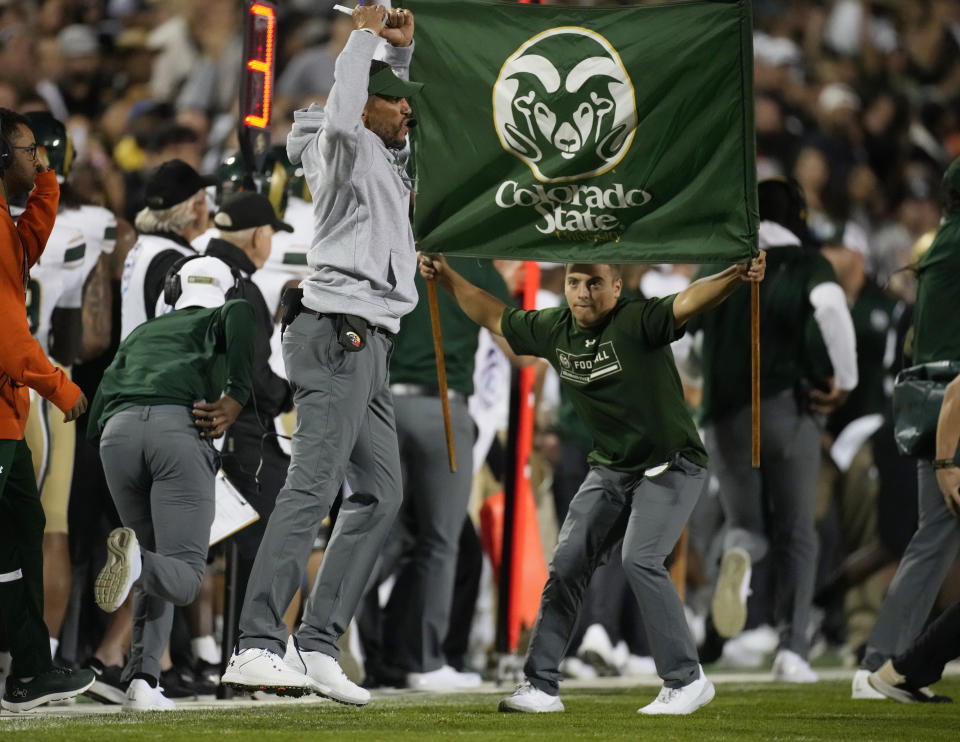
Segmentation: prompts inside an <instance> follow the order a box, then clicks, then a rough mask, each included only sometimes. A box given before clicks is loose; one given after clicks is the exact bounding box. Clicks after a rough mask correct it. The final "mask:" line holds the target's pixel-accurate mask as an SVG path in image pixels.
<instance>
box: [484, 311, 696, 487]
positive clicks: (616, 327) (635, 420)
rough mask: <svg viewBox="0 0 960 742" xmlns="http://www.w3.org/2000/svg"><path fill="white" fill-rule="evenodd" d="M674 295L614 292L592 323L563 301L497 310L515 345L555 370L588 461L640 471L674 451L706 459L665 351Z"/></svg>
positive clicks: (672, 332)
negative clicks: (584, 433)
mask: <svg viewBox="0 0 960 742" xmlns="http://www.w3.org/2000/svg"><path fill="white" fill-rule="evenodd" d="M673 299H674V296H673V295H671V296H668V297H666V298H663V299H653V300H645V299H637V300H633V301H629V300H626V299H621V300H620V302H619V303H618V304H617V305H616V307H614V309H613V310H612V311H611V312H610V314H609V315H607V318H606V320H605V321H604V322H603V323H602V324H601V325H599V326H597V327H591V328H583V327H580V326H579V325H578V324H577V323H576V321H575V320H574V318H573V315H572V314H571V313H570V310H569V308H567V307H557V308H555V309H544V310H540V311H523V310H520V309H508V310H507V311H506V312H504V315H503V319H502V320H501V329H502V330H503V335H504V337H505V338H506V339H507V342H508V343H510V347H512V348H513V350H514V352H516V353H519V354H521V355H536V356H540V357H542V358H545V359H546V360H547V361H549V362H550V364H551V365H552V366H553V367H554V368H555V369H556V370H557V373H558V374H559V375H560V383H561V386H562V388H563V390H564V392H565V393H567V395H568V396H569V399H570V402H571V404H572V405H573V407H574V409H575V410H576V412H577V415H578V416H579V417H580V419H581V420H582V421H583V423H584V424H585V425H586V426H587V428H588V429H589V431H590V434H591V435H592V436H593V450H592V451H591V452H590V455H589V457H588V459H589V461H591V462H592V463H596V464H602V465H603V466H607V467H610V468H611V469H614V470H616V471H624V472H641V471H643V470H645V469H647V468H649V467H652V466H657V465H658V464H663V463H665V462H667V461H670V460H671V459H672V458H673V457H674V455H675V454H680V455H682V456H683V457H684V458H686V459H688V460H689V461H692V462H693V463H695V464H698V465H700V466H706V464H707V453H706V451H705V450H704V448H703V444H702V443H701V442H700V437H699V436H698V435H697V430H696V427H695V426H694V424H693V420H692V419H691V418H690V414H689V413H688V412H687V410H686V407H685V406H684V402H683V387H682V385H681V383H680V376H679V374H677V368H676V366H675V365H674V362H673V352H672V351H671V350H670V343H671V342H673V341H674V340H676V339H677V338H678V337H680V336H681V335H683V329H682V328H681V329H679V330H678V329H676V328H675V326H674V317H673Z"/></svg>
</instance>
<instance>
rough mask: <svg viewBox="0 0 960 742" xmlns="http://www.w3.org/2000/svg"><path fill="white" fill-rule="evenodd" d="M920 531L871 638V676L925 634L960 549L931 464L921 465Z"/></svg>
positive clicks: (867, 662)
mask: <svg viewBox="0 0 960 742" xmlns="http://www.w3.org/2000/svg"><path fill="white" fill-rule="evenodd" d="M917 497H918V517H919V520H918V522H917V531H916V533H914V534H913V538H911V539H910V544H909V545H908V546H907V550H906V552H904V555H903V558H902V559H901V560H900V566H899V567H897V573H896V575H895V576H894V578H893V582H891V583H890V589H889V591H888V592H887V597H886V598H885V599H884V601H883V606H882V607H881V608H880V614H879V615H878V616H877V622H876V624H874V627H873V631H872V632H870V638H869V639H868V640H867V652H866V654H865V655H864V658H863V663H862V665H861V667H863V668H864V669H866V670H870V671H871V672H872V671H874V670H877V669H879V667H880V666H881V665H882V664H883V663H884V662H886V661H887V660H888V659H890V658H891V657H894V656H896V655H899V654H902V653H903V652H905V651H906V650H907V648H908V647H909V646H910V645H911V644H912V642H913V640H914V639H915V638H916V637H917V636H918V635H919V634H920V631H921V630H922V629H923V625H924V624H925V623H926V620H927V618H928V617H929V616H930V609H931V608H933V603H934V601H935V600H936V598H937V594H938V593H939V592H940V586H941V585H942V584H943V580H944V578H945V577H946V576H947V572H948V571H949V570H950V565H952V564H953V560H954V559H955V558H956V556H957V551H958V549H960V523H958V522H957V520H956V519H955V518H954V517H953V516H952V515H951V514H950V511H949V510H947V506H946V503H944V501H943V493H942V492H940V487H939V486H938V485H937V477H936V474H935V473H934V471H933V467H931V466H930V462H929V461H917Z"/></svg>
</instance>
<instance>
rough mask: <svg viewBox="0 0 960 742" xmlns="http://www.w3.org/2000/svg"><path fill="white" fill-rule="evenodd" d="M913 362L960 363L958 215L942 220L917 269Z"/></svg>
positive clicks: (959, 229)
mask: <svg viewBox="0 0 960 742" xmlns="http://www.w3.org/2000/svg"><path fill="white" fill-rule="evenodd" d="M913 328H914V329H913V362H914V363H930V362H931V361H960V214H956V213H949V214H948V215H947V218H946V219H944V220H943V223H942V224H941V225H940V229H938V230H937V236H936V237H935V238H934V240H933V244H932V245H930V249H929V250H927V252H925V253H924V254H923V257H922V258H920V265H919V267H918V269H917V305H916V311H915V313H914V316H913Z"/></svg>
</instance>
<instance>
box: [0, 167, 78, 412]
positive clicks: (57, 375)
mask: <svg viewBox="0 0 960 742" xmlns="http://www.w3.org/2000/svg"><path fill="white" fill-rule="evenodd" d="M38 180H39V178H38ZM54 184H56V177H55V176H54ZM57 192H58V193H59V189H58V190H57ZM3 205H4V206H6V204H3ZM50 223H51V225H52V223H53V221H52V219H51V220H50ZM29 229H33V230H37V229H39V230H41V231H42V226H41V225H40V224H38V225H37V226H36V227H31V228H29ZM49 231H50V230H49V229H47V234H49ZM33 233H34V234H36V232H35V231H34V232H33ZM18 242H19V240H18V238H17V228H16V227H15V225H14V223H13V220H12V219H11V218H10V215H9V214H8V213H7V211H6V209H5V208H4V209H2V210H0V317H3V329H2V331H0V372H2V373H3V374H6V375H7V376H9V377H10V379H12V380H13V381H14V382H16V383H18V384H25V385H26V386H29V387H31V388H33V389H36V390H37V393H38V394H40V395H41V396H42V397H45V398H46V399H49V400H50V401H51V402H53V403H54V404H55V405H56V406H57V407H59V408H60V409H61V410H63V411H64V412H66V411H67V410H69V409H70V408H71V407H73V405H74V404H76V401H77V400H78V399H79V398H80V388H79V387H78V386H77V385H76V384H74V383H73V382H72V381H70V379H69V378H67V375H66V374H64V373H63V371H61V370H60V369H58V368H56V367H55V366H54V365H53V364H52V363H51V362H50V360H49V359H48V358H47V357H46V356H45V355H44V353H43V349H42V348H41V347H40V343H38V342H37V341H36V340H35V339H34V338H33V336H32V335H31V334H30V325H29V324H28V322H27V311H26V305H25V303H24V296H23V263H22V259H23V258H22V252H21V248H20V245H19V244H18ZM44 244H45V240H44V242H37V241H36V240H35V241H34V245H35V248H36V249H37V250H38V253H37V254H38V255H39V251H42V249H43V246H44ZM24 246H26V245H24Z"/></svg>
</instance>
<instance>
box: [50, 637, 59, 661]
mask: <svg viewBox="0 0 960 742" xmlns="http://www.w3.org/2000/svg"><path fill="white" fill-rule="evenodd" d="M59 646H60V640H59V639H54V638H53V637H52V636H51V637H50V659H53V658H54V657H56V656H57V648H58V647H59Z"/></svg>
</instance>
